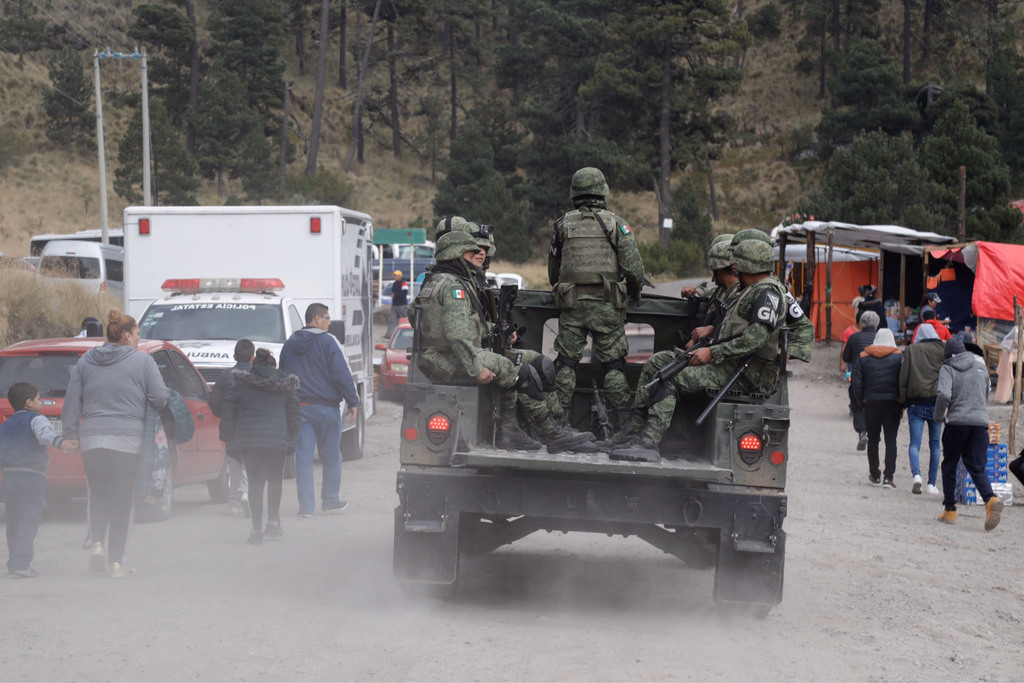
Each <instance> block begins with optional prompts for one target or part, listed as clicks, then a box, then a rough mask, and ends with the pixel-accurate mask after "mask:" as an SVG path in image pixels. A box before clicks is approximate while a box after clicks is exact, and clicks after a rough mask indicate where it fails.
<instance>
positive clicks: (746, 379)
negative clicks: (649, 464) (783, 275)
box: [637, 241, 786, 447]
mask: <svg viewBox="0 0 1024 683" xmlns="http://www.w3.org/2000/svg"><path fill="white" fill-rule="evenodd" d="M750 243H751V242H749V241H748V244H750ZM753 244H754V246H751V247H747V246H744V247H743V248H739V247H738V248H737V249H736V250H735V255H734V263H737V269H738V270H742V272H746V273H760V272H767V271H768V270H769V269H770V261H771V259H772V258H773V254H772V252H771V248H770V247H767V246H763V245H760V244H756V243H753ZM751 253H752V254H753V258H751V256H750V254H751ZM751 263H754V264H756V265H753V266H752V265H750V264H751ZM764 263H768V264H769V265H768V266H767V267H765V266H764V265H762V264H764ZM755 267H756V268H762V267H764V268H765V269H764V270H752V268H755ZM785 316H786V290H785V288H784V287H783V286H782V284H781V283H780V282H779V281H778V280H777V279H775V278H774V277H771V276H768V277H765V278H762V279H761V280H758V281H757V282H754V283H753V284H751V285H749V286H746V287H741V288H740V289H739V290H738V296H737V297H736V298H735V300H734V302H733V305H732V306H731V307H730V308H729V310H728V312H727V313H726V316H725V319H724V320H723V321H722V324H721V327H720V328H719V329H718V330H717V332H716V334H717V341H716V343H714V344H712V346H711V347H710V350H711V362H709V363H706V364H704V365H698V366H687V367H685V368H683V370H682V371H680V372H679V374H677V375H676V376H675V377H673V378H672V379H670V380H669V382H668V383H669V389H670V391H669V392H668V396H667V397H665V398H664V399H662V400H660V401H658V402H656V403H654V404H653V405H651V406H650V407H649V409H648V414H647V422H646V424H645V425H644V427H643V433H644V435H645V436H646V437H647V438H649V440H650V441H651V442H653V445H654V446H655V447H656V446H657V445H658V444H659V443H660V442H661V437H662V435H663V434H664V433H665V430H666V429H668V427H669V425H670V424H671V422H672V415H673V413H674V412H675V406H676V399H677V397H678V396H679V395H680V394H698V393H704V392H705V391H706V390H707V389H712V390H716V389H721V388H722V387H723V386H725V383H726V382H727V381H728V380H729V378H730V377H731V376H732V375H733V373H734V372H735V371H736V369H737V368H738V367H740V365H741V363H742V362H743V361H744V360H745V359H746V358H747V357H748V356H749V357H751V361H750V365H749V366H748V367H747V372H746V373H745V374H744V375H743V376H741V377H740V379H739V380H738V381H737V383H736V384H735V385H733V386H734V387H735V388H737V389H739V390H740V391H747V392H757V393H763V394H769V393H771V392H772V391H774V389H775V385H776V383H777V382H778V376H779V366H778V362H777V359H778V354H779V330H780V328H781V327H782V324H783V322H784V320H785ZM651 375H653V372H652V373H651ZM641 381H643V380H641ZM647 381H650V380H649V379H648V380H647ZM640 400H641V399H640V397H638V399H637V402H638V403H639V402H640Z"/></svg>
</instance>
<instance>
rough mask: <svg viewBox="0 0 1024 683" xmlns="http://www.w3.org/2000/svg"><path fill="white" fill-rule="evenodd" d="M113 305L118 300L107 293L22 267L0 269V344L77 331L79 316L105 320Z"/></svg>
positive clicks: (114, 305)
mask: <svg viewBox="0 0 1024 683" xmlns="http://www.w3.org/2000/svg"><path fill="white" fill-rule="evenodd" d="M113 308H121V302H120V301H119V300H118V299H117V298H116V297H113V296H111V295H110V294H106V293H97V292H92V291H91V290H89V289H87V288H86V287H83V286H82V285H79V284H77V283H74V282H66V281H61V280H54V279H49V278H44V277H39V276H38V275H36V274H35V273H31V272H26V271H22V270H12V269H4V270H0V348H3V347H6V346H9V345H11V344H13V343H15V342H19V341H23V340H26V339H45V338H47V337H67V336H72V335H75V334H78V330H79V329H81V323H82V319H83V318H86V317H88V316H92V317H94V318H98V319H99V320H106V318H107V312H108V311H110V310H111V309H113Z"/></svg>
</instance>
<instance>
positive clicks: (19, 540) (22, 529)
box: [0, 382, 78, 579]
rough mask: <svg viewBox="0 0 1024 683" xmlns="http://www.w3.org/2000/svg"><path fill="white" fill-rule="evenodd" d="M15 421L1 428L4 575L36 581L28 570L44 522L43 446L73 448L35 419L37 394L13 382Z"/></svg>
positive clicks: (73, 444)
mask: <svg viewBox="0 0 1024 683" xmlns="http://www.w3.org/2000/svg"><path fill="white" fill-rule="evenodd" d="M7 400H8V401H10V403H11V408H13V409H14V411H15V412H14V415H12V416H11V417H9V418H7V420H6V421H5V422H4V423H3V424H0V470H3V480H2V481H0V497H2V498H3V501H4V506H5V508H6V510H7V552H8V556H9V559H8V560H7V572H8V573H9V574H11V575H12V576H15V577H20V578H25V579H31V578H34V577H36V576H39V572H37V571H36V570H35V569H33V568H32V544H33V543H34V542H35V540H36V534H37V533H38V531H39V522H40V520H41V519H42V516H43V494H44V493H45V492H46V468H47V467H48V466H49V464H50V456H49V454H48V453H47V452H46V448H47V446H53V447H55V448H61V449H63V450H64V451H71V450H74V449H75V448H78V442H77V441H74V440H71V439H68V440H64V439H62V438H61V437H60V436H58V435H57V433H56V432H55V431H54V430H53V427H52V426H51V425H50V421H49V420H48V419H46V418H45V417H43V416H42V415H40V414H39V406H40V405H41V402H40V400H39V390H38V389H36V387H35V386H34V385H32V384H29V383H28V382H18V383H17V384H14V385H12V386H11V388H10V389H9V390H8V391H7Z"/></svg>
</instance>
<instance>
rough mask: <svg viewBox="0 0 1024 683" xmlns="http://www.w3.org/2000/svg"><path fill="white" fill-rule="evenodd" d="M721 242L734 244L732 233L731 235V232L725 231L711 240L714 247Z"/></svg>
mask: <svg viewBox="0 0 1024 683" xmlns="http://www.w3.org/2000/svg"><path fill="white" fill-rule="evenodd" d="M719 242H728V243H729V244H732V235H730V234H729V233H725V234H723V235H717V236H716V237H715V239H713V240H711V246H712V247H713V246H715V245H716V244H718V243H719ZM709 253H710V252H709Z"/></svg>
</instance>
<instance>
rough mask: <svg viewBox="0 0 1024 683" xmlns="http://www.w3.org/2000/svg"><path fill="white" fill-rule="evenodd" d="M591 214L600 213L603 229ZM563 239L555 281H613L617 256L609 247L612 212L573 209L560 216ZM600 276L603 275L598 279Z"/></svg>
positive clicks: (584, 282)
mask: <svg viewBox="0 0 1024 683" xmlns="http://www.w3.org/2000/svg"><path fill="white" fill-rule="evenodd" d="M595 213H599V214H601V220H602V221H604V225H605V227H606V228H607V229H608V232H605V229H604V228H602V227H601V224H600V223H598V222H597V218H595ZM562 230H563V231H564V232H565V239H564V241H563V242H562V260H561V265H560V267H559V270H558V281H559V282H572V283H575V284H599V283H601V282H603V281H604V280H605V279H606V280H609V281H612V282H617V281H619V280H620V277H619V259H618V257H617V256H616V254H615V249H614V248H613V247H612V240H613V239H614V236H609V233H614V230H615V215H614V214H613V213H611V212H610V211H601V210H598V211H594V210H592V209H577V210H575V211H570V212H569V213H567V214H565V217H564V218H563V219H562ZM602 275H603V276H604V278H602Z"/></svg>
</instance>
